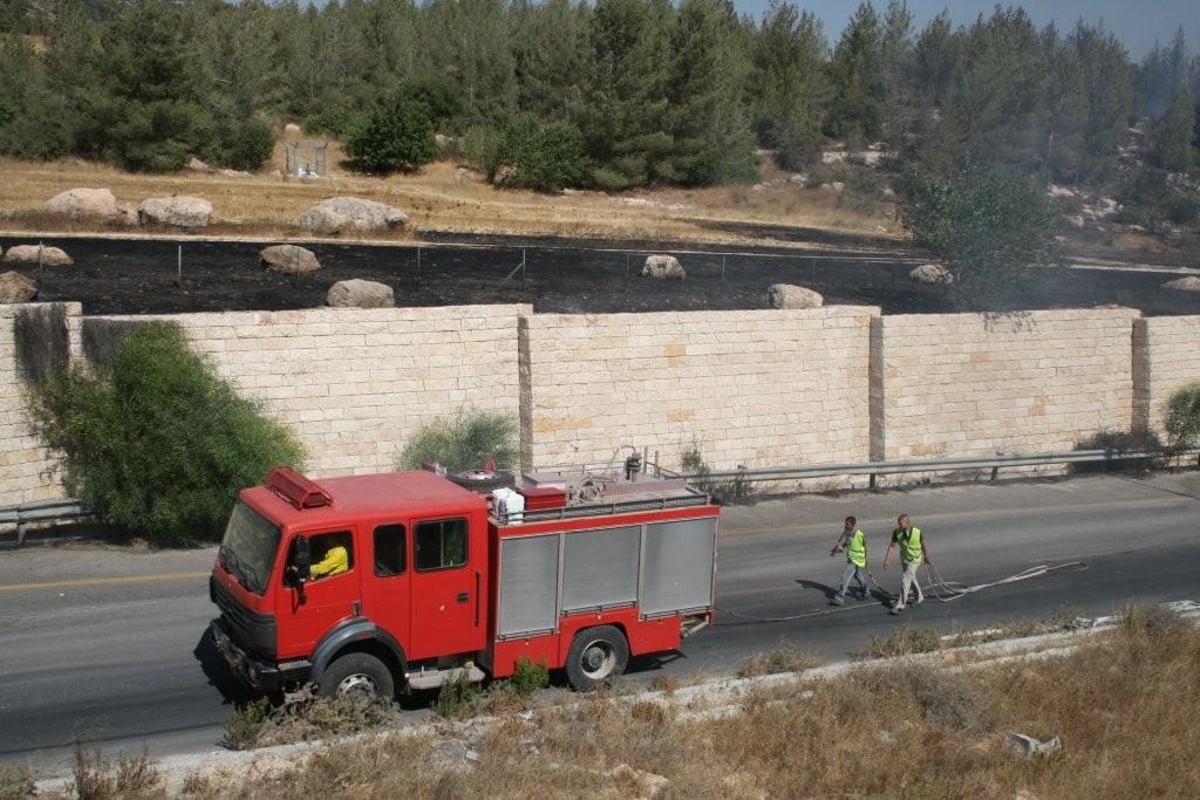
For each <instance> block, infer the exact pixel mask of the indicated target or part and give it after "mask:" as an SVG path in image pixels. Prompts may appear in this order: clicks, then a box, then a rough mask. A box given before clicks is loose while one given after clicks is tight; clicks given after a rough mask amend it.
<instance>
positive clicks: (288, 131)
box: [283, 122, 301, 137]
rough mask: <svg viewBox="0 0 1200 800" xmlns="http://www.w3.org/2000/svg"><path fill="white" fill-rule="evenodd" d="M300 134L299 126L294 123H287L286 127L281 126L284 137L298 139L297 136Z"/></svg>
mask: <svg viewBox="0 0 1200 800" xmlns="http://www.w3.org/2000/svg"><path fill="white" fill-rule="evenodd" d="M300 133H301V130H300V126H299V125H297V124H296V123H294V122H289V123H288V124H287V125H284V126H283V135H284V136H297V137H298V136H300Z"/></svg>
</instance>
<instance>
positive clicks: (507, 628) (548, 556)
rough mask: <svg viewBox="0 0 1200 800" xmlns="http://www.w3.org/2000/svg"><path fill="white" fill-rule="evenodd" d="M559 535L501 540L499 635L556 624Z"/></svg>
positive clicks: (537, 629) (540, 630)
mask: <svg viewBox="0 0 1200 800" xmlns="http://www.w3.org/2000/svg"><path fill="white" fill-rule="evenodd" d="M558 539H559V535H558V534H557V533H555V534H550V535H549V536H522V537H516V538H511V539H501V540H500V609H499V619H498V620H497V623H496V626H497V628H498V630H497V634H498V635H499V636H514V635H517V634H522V633H536V632H545V631H552V630H554V629H555V628H556V627H557V624H558Z"/></svg>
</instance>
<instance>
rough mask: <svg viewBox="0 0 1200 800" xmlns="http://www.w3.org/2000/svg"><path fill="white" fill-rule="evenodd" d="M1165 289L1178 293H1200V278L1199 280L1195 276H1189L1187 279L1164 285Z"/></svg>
mask: <svg viewBox="0 0 1200 800" xmlns="http://www.w3.org/2000/svg"><path fill="white" fill-rule="evenodd" d="M1163 288H1164V289H1174V290H1176V291H1178V292H1200V278H1197V277H1196V276H1195V275H1189V276H1188V277H1186V278H1177V279H1175V280H1173V281H1167V282H1166V283H1164V284H1163Z"/></svg>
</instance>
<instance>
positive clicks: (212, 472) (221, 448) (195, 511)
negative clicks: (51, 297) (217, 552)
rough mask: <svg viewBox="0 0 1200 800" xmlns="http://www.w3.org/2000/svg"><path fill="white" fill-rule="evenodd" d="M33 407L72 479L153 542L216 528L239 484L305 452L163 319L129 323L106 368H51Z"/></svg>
mask: <svg viewBox="0 0 1200 800" xmlns="http://www.w3.org/2000/svg"><path fill="white" fill-rule="evenodd" d="M28 406H29V412H30V416H31V419H32V420H33V429H34V431H35V433H36V434H37V435H38V436H39V437H40V438H41V440H42V441H43V442H44V443H45V444H46V446H47V447H49V448H50V449H51V452H52V453H54V454H55V456H56V457H57V458H58V464H59V466H60V467H61V469H62V473H63V478H64V482H65V484H66V485H67V486H68V488H69V490H70V491H72V492H74V493H76V494H77V495H78V496H79V497H80V498H81V499H83V500H84V501H85V502H88V503H92V504H94V505H95V506H96V507H98V508H99V509H100V511H101V513H102V514H103V516H104V517H105V518H106V519H107V520H108V521H110V522H112V523H114V524H116V525H119V526H121V527H123V528H125V529H126V530H128V531H129V532H130V533H131V534H134V535H137V536H144V537H145V538H146V539H148V540H149V541H150V542H151V543H152V544H154V545H158V546H169V545H178V544H186V543H189V542H197V541H214V540H216V539H218V538H219V537H220V535H221V533H222V531H223V530H224V525H225V522H226V519H227V518H228V516H229V512H230V510H231V509H232V507H233V502H234V500H235V498H236V496H237V493H238V491H239V490H241V489H243V488H245V487H246V486H251V485H254V484H256V483H259V482H261V481H262V479H263V478H264V477H265V476H266V474H267V472H268V471H270V469H271V468H272V467H274V466H277V465H281V464H291V465H295V464H297V463H298V461H299V459H300V457H301V447H300V445H299V443H298V442H297V441H296V439H295V438H294V437H293V436H292V435H291V434H290V433H289V432H288V431H287V430H286V429H285V428H284V427H283V426H281V425H279V424H278V423H276V422H273V421H271V420H269V419H267V418H266V417H264V416H263V415H262V413H261V409H260V407H259V406H258V405H257V404H256V403H254V402H252V401H249V400H246V399H244V398H242V397H239V396H238V394H237V392H236V391H235V390H234V388H233V387H232V386H231V385H230V384H229V383H228V382H226V381H225V380H223V379H221V378H220V377H219V376H218V375H217V374H216V371H215V370H214V369H213V367H212V365H211V364H209V363H208V362H206V361H205V360H204V359H203V358H201V357H200V356H198V355H196V354H195V353H193V352H192V351H191V349H189V347H188V345H187V341H186V339H185V337H184V335H183V333H182V331H180V330H179V328H178V327H177V326H174V325H171V324H168V323H164V322H150V323H147V324H145V325H144V326H141V327H140V328H138V329H136V330H133V331H132V332H130V333H128V334H126V335H125V337H124V338H123V339H122V340H121V341H120V342H119V343H118V345H117V347H116V350H115V352H114V356H113V359H112V363H111V365H110V366H109V367H108V368H104V369H100V368H97V369H96V370H89V369H86V368H84V367H80V366H76V367H74V368H71V369H70V370H68V371H66V372H63V373H59V374H57V375H54V376H51V377H49V378H47V379H46V380H45V381H43V382H42V383H40V384H38V385H36V386H35V387H33V388H32V389H30V390H29V392H28Z"/></svg>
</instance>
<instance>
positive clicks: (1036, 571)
mask: <svg viewBox="0 0 1200 800" xmlns="http://www.w3.org/2000/svg"><path fill="white" fill-rule="evenodd" d="M923 566H924V567H925V570H926V573H925V574H926V577H927V580H926V582H925V589H926V591H928V592H929V594H931V595H932V596H933V597H935V598H936V599H937V600H939V601H940V602H943V603H950V602H953V601H955V600H960V599H962V598H964V597H966V596H967V595H969V594H974V593H975V592H979V591H982V590H984V589H991V588H993V587H996V586H1003V585H1005V584H1009V583H1019V582H1020V581H1027V580H1031V579H1033V578H1042V577H1045V576H1047V575H1051V574H1053V573H1064V572H1078V571H1081V570H1085V569H1087V568H1088V567H1087V563H1086V562H1083V561H1067V562H1064V563H1062V564H1053V565H1050V564H1040V565H1038V566H1036V567H1030V568H1029V569H1026V570H1022V571H1020V572H1016V573H1013V574H1012V575H1009V576H1007V577H1005V578H1000V579H998V580H994V581H988V582H986V583H978V584H974V585H967V584H965V583H958V582H955V581H947V580H945V579H944V578H943V577H942V575H941V573H940V572H939V571H938V570H937V568H936V567H934V566H933V564H929V563H926V564H924V565H923ZM867 575H868V576H869V577H870V579H871V583H872V584H873V585H874V588H875V590H877V591H878V592H879V594H880V595H881V596H882V597H883V598H884V599H886V600H887V601H888V602H889V603H890V602H892V601H894V600H896V599H897V597H898V595H896V594H893V593H891V592H889V591H887V590H885V589H884V588H883V587H882V586H880V584H879V581H878V580H877V579H876V577H875V574H874V573H873V572H871V571H870V570H868V571H867ZM873 607H876V606H872V605H866V604H864V605H858V606H838V607H836V608H823V609H818V610H814V611H807V612H804V613H802V614H791V615H789V616H786V617H756V616H753V615H750V614H742V613H740V612H738V611H720V610H718V613H719V614H721V615H727V616H730V617H736V618H738V619H741V620H745V622H743V623H740V624H744V625H749V624H759V623H767V622H792V621H794V620H800V619H806V618H808V617H820V616H825V615H827V614H838V613H842V612H846V611H857V610H859V609H864V608H873ZM735 624H739V623H735Z"/></svg>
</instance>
